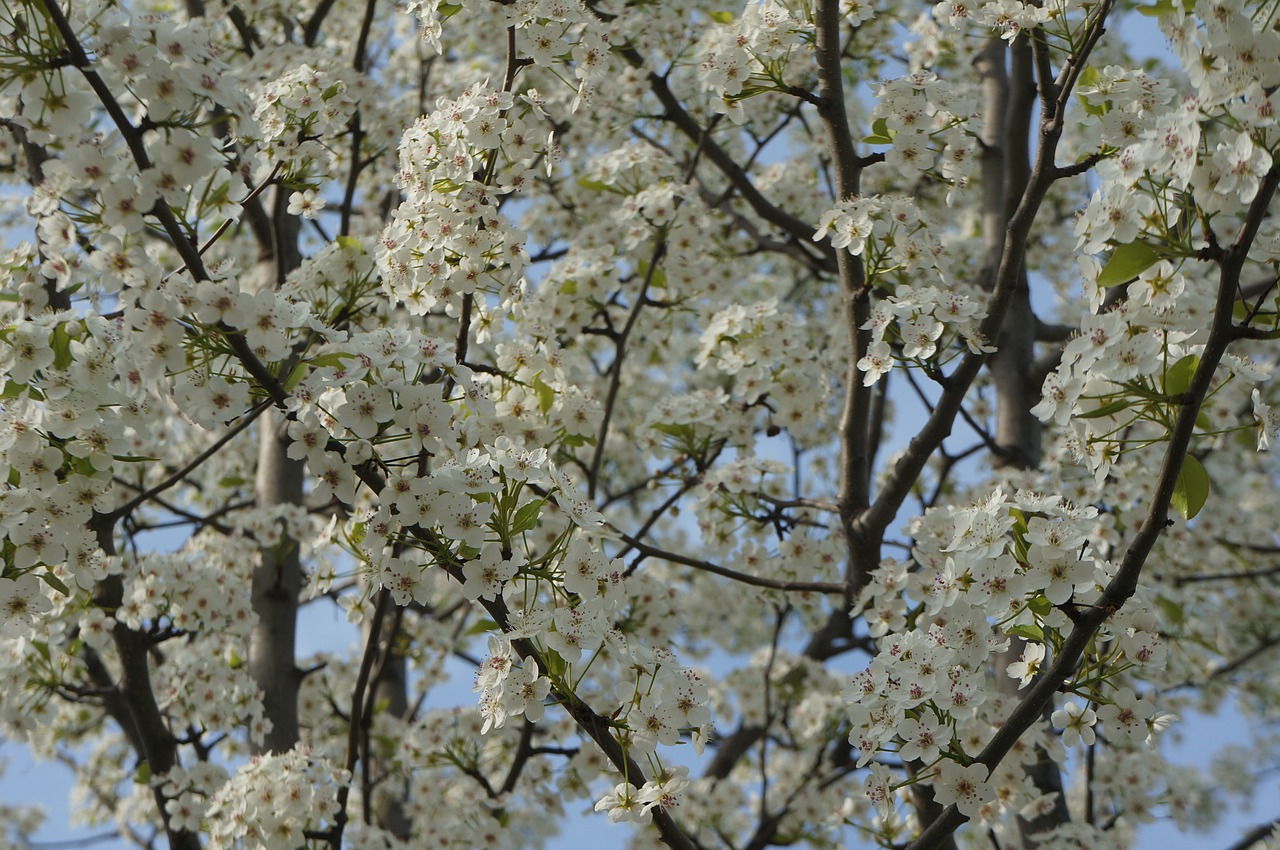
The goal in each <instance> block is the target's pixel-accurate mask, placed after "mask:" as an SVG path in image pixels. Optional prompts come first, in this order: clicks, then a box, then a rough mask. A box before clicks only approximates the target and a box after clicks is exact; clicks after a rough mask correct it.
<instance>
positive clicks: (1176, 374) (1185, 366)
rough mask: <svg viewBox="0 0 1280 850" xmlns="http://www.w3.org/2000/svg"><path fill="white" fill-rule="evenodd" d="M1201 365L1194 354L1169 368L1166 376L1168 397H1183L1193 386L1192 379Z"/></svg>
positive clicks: (1165, 387)
mask: <svg viewBox="0 0 1280 850" xmlns="http://www.w3.org/2000/svg"><path fill="white" fill-rule="evenodd" d="M1199 365H1200V358H1199V357H1197V356H1196V355H1194V354H1188V355H1187V356H1186V357H1183V358H1182V359H1181V360H1179V361H1178V362H1177V363H1174V364H1173V365H1172V366H1170V367H1169V371H1168V372H1165V374H1164V391H1165V393H1167V394H1168V395H1182V394H1183V393H1185V392H1186V391H1187V388H1188V387H1190V386H1191V378H1192V376H1193V375H1195V373H1196V367H1197V366H1199Z"/></svg>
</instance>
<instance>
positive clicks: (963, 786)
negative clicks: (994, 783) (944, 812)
mask: <svg viewBox="0 0 1280 850" xmlns="http://www.w3.org/2000/svg"><path fill="white" fill-rule="evenodd" d="M933 794H934V799H936V800H937V801H938V802H939V803H941V804H942V805H944V806H948V805H950V804H952V803H955V804H956V808H957V809H959V810H960V813H961V814H962V815H965V816H967V817H973V816H974V815H976V814H977V813H978V809H979V808H981V807H982V804H983V803H987V802H990V801H991V800H994V799H995V796H996V795H995V790H994V789H993V788H992V787H991V785H990V784H989V783H988V782H987V769H986V767H984V766H983V765H980V764H971V765H969V766H968V767H963V766H961V765H960V764H958V763H957V762H954V761H948V762H944V763H943V765H942V772H941V773H940V774H938V778H937V779H935V780H934V784H933Z"/></svg>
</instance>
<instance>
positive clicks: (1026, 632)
mask: <svg viewBox="0 0 1280 850" xmlns="http://www.w3.org/2000/svg"><path fill="white" fill-rule="evenodd" d="M1004 633H1005V634H1007V635H1017V636H1018V637H1020V638H1022V639H1023V640H1028V641H1031V642H1032V643H1044V629H1042V628H1040V627H1039V626H1033V625H1030V624H1029V623H1023V624H1022V625H1018V626H1012V627H1010V628H1008V629H1005V632H1004Z"/></svg>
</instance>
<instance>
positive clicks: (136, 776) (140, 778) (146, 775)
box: [133, 761, 151, 785]
mask: <svg viewBox="0 0 1280 850" xmlns="http://www.w3.org/2000/svg"><path fill="white" fill-rule="evenodd" d="M133 781H134V782H136V783H137V784H139V785H150V784H151V763H150V762H146V761H144V762H139V764H138V769H137V770H135V771H134V772H133Z"/></svg>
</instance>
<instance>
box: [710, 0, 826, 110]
mask: <svg viewBox="0 0 1280 850" xmlns="http://www.w3.org/2000/svg"><path fill="white" fill-rule="evenodd" d="M812 32H813V24H812V23H811V22H809V21H806V20H801V19H797V18H796V17H794V16H793V14H792V12H791V11H790V10H789V9H788V8H787V7H786V6H784V5H783V4H781V3H779V2H777V0H763V2H753V3H748V4H747V5H746V7H745V8H744V9H743V12H742V15H741V16H740V17H738V18H737V19H733V20H731V21H729V22H720V21H717V22H716V23H715V24H713V25H712V26H711V27H710V28H709V31H708V33H707V35H706V36H705V37H704V39H703V45H702V63H701V65H700V66H699V75H698V76H699V79H700V81H701V84H702V87H703V88H704V90H705V91H707V92H709V93H710V94H711V98H712V100H711V106H712V109H714V110H715V112H717V113H719V114H722V115H728V116H729V118H730V119H731V120H732V121H734V122H735V123H741V122H742V121H744V120H745V119H746V111H745V109H744V107H743V103H742V101H743V100H744V99H745V98H748V97H751V96H752V95H753V94H758V93H759V92H761V91H767V90H771V89H780V88H782V78H781V69H782V68H783V67H784V66H786V65H788V64H789V63H788V61H787V60H788V58H789V56H790V54H791V52H792V51H794V50H796V49H797V48H798V47H800V46H801V45H802V44H804V43H805V42H806V41H807V40H809V39H811V38H812Z"/></svg>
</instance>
